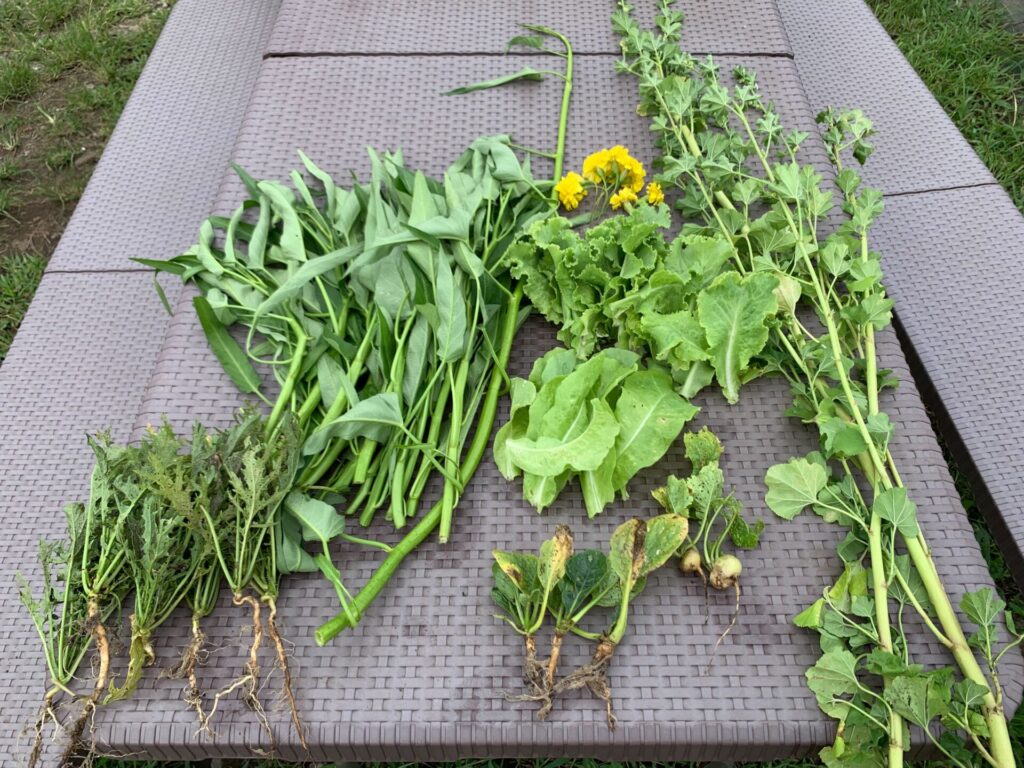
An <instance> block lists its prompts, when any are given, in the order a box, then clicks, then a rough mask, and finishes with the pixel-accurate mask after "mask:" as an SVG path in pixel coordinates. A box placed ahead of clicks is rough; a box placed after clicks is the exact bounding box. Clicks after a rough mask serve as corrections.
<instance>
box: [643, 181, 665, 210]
mask: <svg viewBox="0 0 1024 768" xmlns="http://www.w3.org/2000/svg"><path fill="white" fill-rule="evenodd" d="M647 202H648V203H650V204H651V205H660V204H661V203H664V202H665V193H664V192H663V191H662V190H661V184H659V183H658V182H656V181H652V182H651V183H650V184H648V185H647Z"/></svg>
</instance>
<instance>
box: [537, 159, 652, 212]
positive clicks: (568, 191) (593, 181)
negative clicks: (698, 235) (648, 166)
mask: <svg viewBox="0 0 1024 768" xmlns="http://www.w3.org/2000/svg"><path fill="white" fill-rule="evenodd" d="M646 175H647V172H646V171H645V170H644V166H643V165H642V164H641V162H640V161H639V160H637V159H636V158H635V157H633V156H632V155H630V154H629V150H628V149H626V148H625V147H623V146H618V145H617V146H614V147H611V148H609V149H601V150H598V151H597V152H594V153H593V154H592V155H590V156H589V157H587V159H586V160H584V161H583V175H582V176H581V175H580V174H578V173H576V172H575V171H570V172H569V173H567V174H565V176H563V177H562V179H561V180H560V181H559V182H558V183H557V184H555V194H556V195H557V196H558V202H559V203H561V205H562V207H563V208H564V209H565V210H567V211H574V210H576V209H577V208H578V207H579V205H580V203H581V202H583V198H585V197H586V196H587V192H588V189H589V187H591V186H595V185H597V186H601V187H603V188H604V189H605V190H607V191H608V192H611V191H612V190H615V192H613V193H612V196H611V197H610V198H609V199H608V202H609V203H610V204H611V207H612V208H613V209H615V210H618V209H619V208H622V207H623V206H624V205H626V204H633V203H636V202H637V201H638V200H639V195H640V191H641V190H642V189H643V188H644V177H645V176H646ZM647 202H648V203H650V204H651V205H660V204H661V203H663V202H665V193H664V192H663V191H662V189H661V185H660V184H659V183H658V182H656V181H652V182H651V183H650V184H648V185H647Z"/></svg>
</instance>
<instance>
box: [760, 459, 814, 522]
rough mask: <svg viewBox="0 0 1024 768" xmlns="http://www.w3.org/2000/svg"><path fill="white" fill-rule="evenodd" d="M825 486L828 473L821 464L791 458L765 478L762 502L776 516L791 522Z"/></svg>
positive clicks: (778, 465) (812, 501)
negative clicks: (766, 487) (765, 488)
mask: <svg viewBox="0 0 1024 768" xmlns="http://www.w3.org/2000/svg"><path fill="white" fill-rule="evenodd" d="M827 483H828V473H827V472H826V471H825V468H824V467H823V466H821V465H820V464H817V463H811V462H810V461H808V460H807V459H790V460H789V461H788V462H786V463H785V464H776V465H775V466H774V467H772V468H771V469H769V470H768V473H767V474H766V475H765V484H766V485H767V486H768V493H767V494H766V495H765V503H767V504H768V508H769V509H771V511H772V512H774V513H775V514H776V515H778V516H779V517H781V518H783V519H784V520H792V519H793V518H794V517H796V516H797V515H798V514H799V513H800V512H802V511H803V510H804V509H806V508H807V507H809V506H811V505H812V504H814V502H815V501H817V499H818V494H819V493H821V491H822V489H824V488H825V485H826V484H827Z"/></svg>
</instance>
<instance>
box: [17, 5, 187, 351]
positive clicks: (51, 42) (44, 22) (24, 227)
mask: <svg viewBox="0 0 1024 768" xmlns="http://www.w3.org/2000/svg"><path fill="white" fill-rule="evenodd" d="M172 4H173V3H172V2H171V0H0V361H2V360H3V358H4V356H5V354H6V351H7V348H8V347H9V346H10V343H11V338H12V336H13V334H14V331H15V330H16V329H17V327H18V324H19V322H20V320H21V315H22V314H23V313H24V312H25V309H26V308H27V306H28V300H29V299H30V298H31V296H32V292H33V291H34V288H35V283H36V282H38V280H39V279H40V277H41V275H42V265H43V264H45V262H46V261H47V260H48V259H49V256H50V253H51V251H52V249H53V247H54V246H55V245H56V243H57V240H58V238H59V237H60V234H61V232H62V231H63V229H64V226H65V225H66V224H67V219H68V217H69V216H70V214H71V211H72V210H73V209H74V204H75V203H76V202H77V201H78V198H79V197H80V196H81V194H82V190H83V189H84V188H85V184H86V182H87V181H88V178H89V176H90V175H91V173H92V168H93V166H94V164H95V161H96V159H97V158H98V157H99V155H100V152H101V151H102V148H103V145H104V144H105V143H106V140H107V138H108V136H109V135H110V132H111V130H113V127H114V125H115V124H116V122H117V118H118V116H119V115H120V114H121V110H122V108H123V107H124V103H125V101H126V100H127V99H128V96H129V94H130V93H131V91H132V88H133V86H134V85H135V81H136V79H137V78H138V75H139V72H141V71H142V67H143V65H144V64H145V61H146V57H147V56H148V55H149V51H150V50H151V49H152V47H153V44H154V43H155V42H156V39H157V36H158V35H159V32H160V29H161V28H162V26H163V22H164V19H165V18H166V16H167V11H168V9H169V7H170V6H171V5H172Z"/></svg>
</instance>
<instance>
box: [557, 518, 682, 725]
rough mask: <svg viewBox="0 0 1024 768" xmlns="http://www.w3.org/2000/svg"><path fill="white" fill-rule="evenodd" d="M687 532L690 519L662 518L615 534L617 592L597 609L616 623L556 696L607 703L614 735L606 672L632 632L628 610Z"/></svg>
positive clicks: (635, 522) (612, 562)
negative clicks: (607, 608)
mask: <svg viewBox="0 0 1024 768" xmlns="http://www.w3.org/2000/svg"><path fill="white" fill-rule="evenodd" d="M688 529H689V523H688V522H687V520H686V518H684V517H681V516H679V515H672V514H669V515H659V516H658V517H654V518H651V519H650V520H647V521H644V520H640V519H637V518H634V519H632V520H627V521H626V522H625V523H623V524H622V525H620V526H619V527H618V528H616V529H615V532H614V533H613V534H612V537H611V540H610V541H609V553H608V570H609V572H610V573H611V574H612V576H613V577H614V579H615V586H614V588H612V589H611V590H609V591H607V592H606V593H605V594H604V595H603V596H602V597H601V598H600V600H599V604H601V605H607V604H609V603H610V604H612V605H613V607H615V608H616V609H617V610H616V614H615V620H614V621H613V622H612V625H611V628H610V629H609V630H608V631H607V632H605V633H603V634H602V635H600V636H599V637H598V638H597V647H596V648H595V649H594V655H593V657H592V658H591V660H590V662H589V663H588V664H586V665H584V666H582V667H580V668H579V669H576V670H574V671H573V672H571V673H570V674H569V675H567V676H566V677H565V678H564V679H563V680H561V681H559V683H558V684H557V685H556V686H555V693H562V692H564V691H571V690H577V689H580V688H584V687H586V688H587V689H589V690H590V692H591V693H592V694H594V695H595V696H596V697H598V698H599V699H601V700H602V701H603V702H604V704H605V709H606V714H607V719H608V728H609V729H611V730H614V729H615V713H614V711H613V709H612V688H611V684H610V683H609V681H608V669H609V668H610V667H611V663H612V658H613V657H614V655H615V649H616V648H617V647H618V645H619V643H621V642H622V639H623V637H625V635H626V630H627V628H628V626H629V605H630V603H631V602H632V601H633V599H634V598H635V597H636V596H637V595H638V594H639V592H640V590H642V589H643V585H644V583H645V580H646V578H647V576H648V575H649V574H650V573H651V572H653V571H655V570H656V569H658V568H660V567H661V566H662V565H664V564H665V563H666V562H668V560H669V559H670V558H671V557H672V556H673V555H675V553H676V552H678V551H679V548H680V547H681V546H682V545H683V542H684V541H685V540H686V534H687V531H688Z"/></svg>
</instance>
